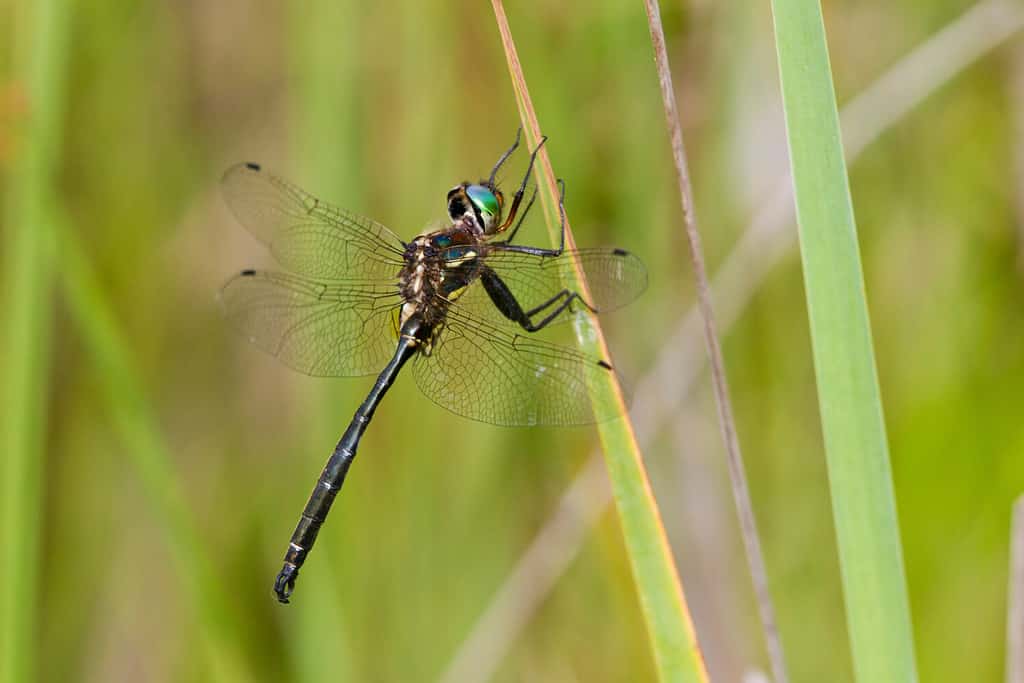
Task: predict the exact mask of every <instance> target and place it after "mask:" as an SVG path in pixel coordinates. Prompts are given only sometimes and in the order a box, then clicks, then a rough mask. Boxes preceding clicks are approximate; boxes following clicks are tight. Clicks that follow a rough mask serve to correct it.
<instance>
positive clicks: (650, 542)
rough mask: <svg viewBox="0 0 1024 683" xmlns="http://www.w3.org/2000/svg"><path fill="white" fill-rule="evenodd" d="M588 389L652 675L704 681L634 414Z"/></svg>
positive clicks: (541, 175)
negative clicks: (604, 404)
mask: <svg viewBox="0 0 1024 683" xmlns="http://www.w3.org/2000/svg"><path fill="white" fill-rule="evenodd" d="M491 4H492V6H493V7H494V14H495V18H496V20H497V23H498V31H499V33H500V34H501V41H502V45H503V47H504V50H505V57H506V59H507V61H508V67H509V72H510V74H511V77H512V86H513V89H514V91H515V95H516V103H517V105H518V107H519V115H520V119H521V120H522V123H523V128H524V130H525V132H526V140H527V142H528V143H529V144H530V145H531V146H535V145H537V144H538V143H539V142H540V138H541V133H540V125H539V124H538V122H537V114H536V112H535V111H534V108H533V103H532V101H531V99H530V94H529V90H528V89H527V85H526V80H525V77H524V76H523V71H522V66H521V65H520V63H519V56H518V54H517V53H516V49H515V44H514V42H513V40H512V34H511V30H510V29H509V25H508V19H507V17H506V16H505V10H504V7H503V5H502V2H501V0H492V3H491ZM537 166H538V169H537V174H538V187H539V188H540V195H541V202H542V204H543V206H544V209H545V217H546V218H547V222H548V229H549V232H550V233H551V236H552V239H555V238H557V236H558V231H559V229H560V227H559V226H560V216H559V211H558V195H559V193H558V189H557V183H556V181H555V174H554V172H553V171H552V168H551V161H550V159H549V157H548V154H547V149H545V148H542V149H541V153H540V155H539V157H538V164H537ZM565 245H566V248H568V249H572V248H574V246H575V242H574V240H573V238H572V232H571V230H570V228H569V225H568V220H566V225H565ZM574 279H575V282H574V283H571V284H572V285H573V286H574V287H575V288H576V289H577V291H580V292H581V294H582V295H583V296H584V298H587V297H588V294H587V290H586V283H585V281H584V278H583V276H582V273H581V272H580V271H579V269H578V268H577V271H576V273H575V278H574ZM567 284H570V283H567ZM576 334H577V337H578V338H579V341H580V344H581V346H582V347H583V348H584V349H586V350H587V351H589V352H591V353H595V354H598V355H599V356H600V357H603V358H608V357H609V355H608V349H607V346H606V344H605V341H604V337H603V335H602V334H601V329H600V327H599V326H598V325H597V323H596V321H594V320H593V318H590V317H583V316H581V317H579V318H578V319H577V325H576ZM591 390H592V391H598V392H601V391H604V392H610V393H611V394H612V396H613V397H614V399H615V400H616V401H617V402H618V404H619V406H620V411H619V412H620V414H621V416H622V417H621V418H620V419H616V420H610V421H607V422H602V423H599V424H598V432H599V434H600V438H601V443H602V445H603V447H604V453H605V461H606V463H607V466H608V474H609V479H610V480H611V483H612V491H613V494H614V497H615V502H616V505H617V507H618V510H619V519H620V522H621V524H622V531H623V535H624V537H625V541H626V549H627V551H628V554H629V559H630V564H631V566H632V569H633V577H634V581H635V582H636V587H637V591H638V593H639V596H640V605H641V608H642V611H643V614H644V618H645V620H646V623H647V630H648V636H649V638H650V640H651V646H652V650H653V654H654V662H655V668H656V670H657V671H658V676H659V678H660V680H662V681H707V672H706V670H705V667H704V660H703V656H702V654H701V651H700V646H699V645H698V643H697V636H696V632H695V631H694V627H693V621H692V619H691V617H690V613H689V610H688V608H687V606H686V600H685V597H684V595H683V588H682V585H681V583H680V581H679V574H678V572H677V570H676V567H675V561H674V559H673V558H672V551H671V548H670V547H669V544H668V539H667V538H666V535H665V529H664V526H663V525H662V522H661V517H660V514H659V512H658V507H657V503H656V502H655V500H654V496H653V493H652V492H651V486H650V482H649V481H648V479H647V473H646V470H645V468H644V464H643V459H642V456H641V454H640V448H639V446H638V445H637V442H636V436H635V434H634V432H633V426H632V422H631V421H630V418H629V414H628V412H627V410H626V406H625V403H624V401H623V399H622V391H621V388H620V387H619V385H618V381H617V379H616V378H615V377H614V375H611V374H609V379H608V382H607V383H606V386H602V387H592V388H591Z"/></svg>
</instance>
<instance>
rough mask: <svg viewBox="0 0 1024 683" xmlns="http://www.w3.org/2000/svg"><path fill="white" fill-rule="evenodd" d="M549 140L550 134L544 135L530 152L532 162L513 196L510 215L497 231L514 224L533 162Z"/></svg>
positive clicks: (502, 230) (509, 209)
mask: <svg viewBox="0 0 1024 683" xmlns="http://www.w3.org/2000/svg"><path fill="white" fill-rule="evenodd" d="M547 140H548V136H546V135H545V136H544V137H542V138H541V139H540V142H539V143H538V144H537V146H536V147H534V149H533V153H532V154H530V163H529V164H528V165H527V166H526V173H524V174H523V182H521V183H519V189H517V190H516V193H515V196H513V197H512V204H511V205H510V206H509V208H508V216H506V217H505V222H504V223H502V224H501V225H499V226H498V227H497V228H496V229H495V232H504V231H505V230H507V229H508V226H510V225H512V221H514V220H515V219H516V212H517V211H518V210H519V204H520V203H521V202H522V201H523V195H524V194H525V193H526V184H527V183H529V182H530V174H531V173H533V164H534V162H536V161H537V153H538V152H540V148H541V147H543V146H544V143H545V142H547Z"/></svg>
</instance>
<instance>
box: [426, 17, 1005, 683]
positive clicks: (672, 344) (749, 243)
mask: <svg viewBox="0 0 1024 683" xmlns="http://www.w3.org/2000/svg"><path fill="white" fill-rule="evenodd" d="M1021 28H1024V9H1021V8H1020V7H1018V6H1015V5H1014V4H1013V3H1009V2H1006V1H1005V0H986V1H985V2H980V3H978V4H977V5H975V6H973V7H972V8H970V9H968V10H967V11H966V12H964V13H963V14H962V15H961V16H959V17H958V18H957V19H955V20H954V21H951V22H950V23H949V24H948V25H947V26H946V27H945V28H943V29H942V30H941V31H939V32H937V33H936V34H935V35H933V36H932V37H930V38H929V39H928V40H927V41H925V42H924V43H922V44H921V45H919V46H918V47H916V48H915V49H914V50H913V51H912V52H910V53H909V54H908V55H907V56H905V57H904V58H902V59H901V60H900V61H899V62H897V63H896V64H895V65H893V66H892V67H891V68H890V69H889V70H887V71H886V72H885V73H884V74H882V75H881V76H880V77H879V78H877V79H876V80H875V81H873V82H872V83H871V85H870V86H869V87H867V88H866V89H864V90H863V91H862V92H861V93H860V94H859V95H857V96H856V97H854V98H853V99H852V100H850V102H849V103H848V104H847V105H846V106H844V107H843V110H842V116H841V120H842V124H843V130H844V140H845V141H846V145H845V147H846V157H847V160H848V162H851V163H852V162H853V161H854V160H855V159H856V158H857V157H858V156H859V155H860V153H861V152H862V151H863V150H864V148H865V147H867V146H868V145H870V144H871V143H872V142H874V141H875V140H877V139H878V137H879V136H881V135H882V134H883V133H885V132H886V131H887V130H889V129H890V128H891V127H892V126H893V125H895V124H897V123H899V121H900V118H901V117H903V116H905V115H906V114H907V113H909V112H910V111H911V110H912V109H913V108H914V107H915V106H917V105H918V104H920V103H921V101H922V100H924V99H925V98H927V97H928V96H929V95H931V94H932V93H934V92H935V91H936V90H938V89H939V88H941V87H942V86H944V85H946V84H947V83H948V82H949V81H950V80H952V79H953V78H955V77H956V76H957V75H958V74H959V73H960V72H961V71H963V70H964V69H966V68H967V67H968V66H970V65H971V64H973V63H974V61H975V60H976V59H978V58H980V57H982V56H984V55H986V54H987V53H989V52H991V51H992V50H994V49H995V48H997V47H999V46H1000V45H1002V44H1003V42H1005V41H1006V40H1007V39H1008V38H1010V37H1011V36H1013V35H1014V34H1015V33H1016V32H1017V31H1019V30H1020V29H1021ZM907 93H910V95H909V96H907ZM779 173H780V174H781V175H782V178H781V179H780V181H779V183H778V184H777V186H776V188H775V191H774V192H773V193H772V198H771V199H770V200H769V201H768V202H766V203H763V204H761V205H760V211H759V213H758V214H757V215H756V216H755V217H754V218H753V220H752V222H751V223H750V224H749V225H748V226H747V228H746V229H745V230H744V232H743V236H742V237H741V238H740V240H739V242H738V243H737V244H736V246H734V247H733V249H732V250H731V252H730V253H729V255H728V256H727V257H726V259H725V262H724V263H723V265H722V266H721V267H720V268H719V269H718V271H717V272H716V273H715V276H714V280H713V285H712V287H711V290H712V292H713V295H714V305H715V309H716V310H717V311H718V314H719V315H718V320H719V322H720V324H721V327H722V330H723V332H725V331H728V329H729V328H730V327H731V326H732V325H733V323H735V322H736V320H737V319H738V318H739V317H740V315H741V314H742V313H743V311H744V309H745V308H746V306H747V304H748V303H749V302H750V300H751V299H752V297H753V295H754V293H755V292H756V291H757V289H758V288H759V286H760V284H761V283H762V282H763V281H764V279H765V278H766V277H767V275H768V273H770V272H771V271H772V269H773V268H774V267H775V266H776V265H777V264H778V262H779V261H780V260H781V258H782V257H783V255H785V254H787V253H788V251H789V247H790V239H789V238H790V235H791V233H790V232H788V231H786V230H784V228H785V227H786V226H787V225H789V224H790V222H791V221H792V219H793V203H792V183H791V179H790V177H789V175H788V173H785V172H784V171H782V170H780V171H779ZM701 330H702V326H701V323H700V314H699V311H698V310H697V308H696V307H694V308H691V309H690V310H689V311H688V312H687V314H686V315H685V316H683V318H682V319H681V320H680V321H679V322H678V323H677V324H676V326H675V331H674V332H673V334H672V335H670V337H669V340H668V341H667V342H666V343H665V344H664V346H663V347H662V349H661V352H660V353H659V356H658V359H657V360H656V361H655V363H654V366H653V368H652V369H651V370H649V371H648V372H647V373H645V375H644V376H643V377H642V378H641V379H640V381H639V383H638V385H637V392H636V402H635V404H634V415H636V419H635V426H636V432H637V436H638V438H639V439H640V442H641V444H647V443H650V441H651V440H652V439H653V438H654V437H655V436H656V434H657V432H658V431H660V430H661V429H662V428H663V427H664V426H665V424H666V422H667V421H668V419H669V417H670V416H672V415H674V414H675V411H676V410H677V406H678V404H679V403H681V402H682V401H683V400H684V399H685V398H686V397H687V396H688V395H689V393H690V391H691V389H692V387H693V386H694V383H695V381H696V379H697V378H698V377H699V373H700V371H701V369H702V368H703V364H702V362H701V360H702V357H701V355H700V352H699V347H700V342H699V337H700V336H701V334H702V331H701ZM641 408H643V409H641ZM601 459H602V454H601V452H600V451H599V450H595V451H594V452H593V453H592V454H591V455H590V458H589V459H588V460H587V463H586V465H584V466H583V467H582V468H581V469H580V471H579V473H578V474H577V475H576V478H575V479H574V480H573V482H572V484H571V485H570V486H569V488H568V489H567V490H566V492H565V493H564V494H563V496H562V499H561V500H560V502H559V504H558V505H557V507H556V510H555V512H554V513H553V514H552V515H551V517H549V518H548V520H547V521H546V522H545V523H544V524H543V526H542V527H541V529H540V531H539V532H538V533H537V535H536V537H535V538H534V540H533V541H532V542H531V544H530V546H529V548H528V550H527V551H525V552H524V553H523V554H522V555H521V556H520V559H519V561H518V562H517V563H516V566H515V568H514V569H513V570H512V571H511V572H510V573H509V575H508V576H507V577H506V579H505V580H504V581H503V582H502V585H501V587H500V588H499V589H498V591H497V592H496V593H495V596H494V598H493V599H492V601H491V603H490V604H489V605H488V607H487V608H486V610H485V611H484V613H483V614H482V615H481V616H480V618H479V619H478V620H477V622H476V623H475V624H474V626H473V629H472V631H471V632H470V634H469V636H467V638H466V639H465V640H464V641H463V642H462V644H461V645H460V647H459V649H458V651H457V652H456V653H455V655H454V656H453V657H452V661H451V663H450V664H449V666H448V668H447V670H446V675H445V677H444V678H443V679H442V680H443V681H444V682H445V683H457V682H458V681H474V680H486V679H487V678H488V675H487V674H486V672H488V671H493V670H495V669H496V668H497V663H498V661H496V660H500V658H502V657H504V656H505V654H506V653H507V652H508V650H509V648H510V647H511V644H512V642H513V641H514V640H515V638H516V637H517V636H518V634H519V632H520V630H521V628H522V627H523V625H525V624H528V623H529V621H530V618H531V616H532V613H533V612H534V610H535V609H536V608H537V606H539V605H540V604H541V603H542V602H543V598H544V597H545V596H546V595H547V594H548V593H549V592H550V591H551V590H552V588H553V586H554V584H555V583H556V582H557V580H558V578H559V577H561V575H562V574H563V573H564V571H565V570H566V569H567V568H568V567H569V565H570V564H571V562H572V560H573V559H574V558H575V556H576V555H577V553H578V552H579V550H580V547H581V546H582V543H583V539H584V538H585V535H584V533H583V532H584V530H585V529H586V528H588V527H590V526H592V525H593V524H594V523H596V521H597V520H598V519H600V517H601V514H602V513H603V512H604V511H605V508H606V507H607V506H608V505H609V504H611V493H610V491H609V489H608V484H607V480H606V479H604V478H603V477H597V476H595V475H594V472H595V469H596V468H597V467H600V466H601ZM569 543H572V544H573V545H572V547H566V546H567V544H569Z"/></svg>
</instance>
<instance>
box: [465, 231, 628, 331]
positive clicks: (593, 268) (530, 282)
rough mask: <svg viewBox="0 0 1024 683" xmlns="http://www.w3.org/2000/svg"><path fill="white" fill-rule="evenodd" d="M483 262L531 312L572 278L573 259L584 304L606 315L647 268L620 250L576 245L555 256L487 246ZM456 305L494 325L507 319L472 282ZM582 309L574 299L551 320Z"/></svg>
mask: <svg viewBox="0 0 1024 683" xmlns="http://www.w3.org/2000/svg"><path fill="white" fill-rule="evenodd" d="M482 257H483V262H484V263H486V264H487V265H488V266H489V267H490V268H491V269H492V270H493V271H494V272H495V273H497V275H498V277H500V278H501V279H502V281H503V282H504V283H505V284H506V285H507V286H508V288H509V289H510V290H511V292H512V294H513V295H514V296H515V298H516V301H518V302H519V305H520V307H521V308H522V309H523V310H524V311H530V310H531V309H534V308H536V307H538V306H540V305H542V304H544V303H545V302H547V301H549V300H550V299H551V297H552V296H554V295H556V294H558V293H559V292H561V291H562V290H563V289H564V288H565V287H566V285H565V283H566V282H571V281H572V274H573V267H574V266H573V261H574V260H577V261H578V262H579V264H580V266H581V267H582V268H583V273H584V275H585V276H586V279H587V286H588V288H589V290H590V298H589V300H587V303H588V304H589V305H590V306H591V307H592V308H594V309H596V310H597V312H599V313H607V312H608V311H613V310H615V309H617V308H620V307H622V306H625V305H626V304H628V303H630V302H632V301H633V300H634V299H636V298H637V297H638V296H640V294H641V293H643V291H644V290H645V289H646V288H647V269H646V268H645V267H644V264H643V262H642V261H641V260H640V259H639V258H638V257H637V256H636V255H635V254H632V253H630V252H628V251H626V250H624V249H614V248H608V249H600V248H599V249H580V250H577V251H566V252H564V253H563V254H562V255H560V256H556V257H550V256H536V255H534V254H524V253H521V252H515V251H508V250H505V249H501V248H500V246H498V245H493V244H492V245H487V246H486V247H485V248H484V249H483V250H482ZM456 305H457V306H458V307H460V308H462V309H463V310H466V311H467V312H468V313H470V314H471V315H473V316H475V317H479V318H484V319H486V320H488V321H490V322H494V323H496V324H505V323H508V322H510V321H508V319H507V318H505V317H504V316H503V315H502V314H501V312H500V311H498V309H497V308H495V307H494V304H493V303H492V302H491V300H490V297H489V296H488V294H487V291H486V290H485V289H484V288H483V287H482V286H480V284H479V283H474V284H473V285H472V286H471V287H469V288H468V289H467V290H466V292H465V293H464V294H463V295H462V296H461V297H459V299H458V300H457V304H456ZM581 308H582V307H581V306H580V304H579V302H576V303H574V304H573V305H572V307H571V309H566V310H565V311H563V312H562V313H561V314H560V315H558V316H557V317H556V318H554V319H553V320H552V323H560V322H565V321H566V320H569V319H570V318H571V316H572V312H573V311H578V310H580V309H581ZM553 311H554V309H553V308H549V309H547V310H546V311H545V312H539V313H538V314H537V316H535V317H534V321H535V322H536V321H538V320H539V319H541V318H543V317H545V315H547V314H548V313H552V312H553Z"/></svg>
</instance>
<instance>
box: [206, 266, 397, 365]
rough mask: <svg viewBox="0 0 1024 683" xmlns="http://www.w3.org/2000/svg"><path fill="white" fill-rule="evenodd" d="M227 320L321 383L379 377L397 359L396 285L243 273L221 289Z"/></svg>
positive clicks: (286, 274)
mask: <svg viewBox="0 0 1024 683" xmlns="http://www.w3.org/2000/svg"><path fill="white" fill-rule="evenodd" d="M220 300H221V305H222V306H223V308H224V315H225V317H226V318H227V319H228V321H229V322H230V323H231V324H232V325H233V326H234V327H235V328H237V329H238V330H239V331H240V332H241V333H242V334H244V335H245V336H246V337H248V338H249V340H250V341H251V342H252V343H253V344H255V345H256V346H258V347H259V348H261V349H263V350H264V351H266V352H267V353H269V354H271V355H272V356H275V357H277V358H279V359H280V360H281V361H282V362H283V363H284V364H286V365H287V366H289V367H291V368H293V369H295V370H298V371H299V372H303V373H305V374H307V375H314V376H318V377H328V376H330V377H348V376H356V375H369V374H373V373H376V372H379V371H380V369H381V368H382V367H383V366H384V365H385V364H386V363H387V362H388V360H389V359H390V358H391V357H392V356H393V355H394V353H395V343H396V342H395V335H394V334H393V331H394V323H393V322H392V311H394V310H395V309H396V308H397V307H398V306H399V304H400V303H401V301H400V298H399V296H398V289H397V287H396V286H395V285H394V284H392V285H390V286H389V285H382V284H379V283H368V282H358V281H347V282H344V283H342V284H327V283H322V282H316V281H314V280H310V279H307V278H304V277H299V276H296V275H291V274H288V273H277V272H271V271H256V270H246V271H243V272H242V273H240V274H239V275H236V276H235V277H233V278H232V279H231V280H229V281H228V283H227V284H226V285H224V288H223V289H222V290H221V295H220Z"/></svg>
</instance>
